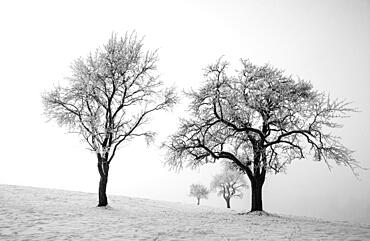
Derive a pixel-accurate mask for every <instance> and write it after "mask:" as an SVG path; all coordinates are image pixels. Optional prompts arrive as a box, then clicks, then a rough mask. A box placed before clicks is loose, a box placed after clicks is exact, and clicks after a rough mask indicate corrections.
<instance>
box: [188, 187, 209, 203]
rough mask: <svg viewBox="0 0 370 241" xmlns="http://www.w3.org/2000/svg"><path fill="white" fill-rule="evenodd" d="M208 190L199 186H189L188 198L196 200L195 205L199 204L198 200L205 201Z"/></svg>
mask: <svg viewBox="0 0 370 241" xmlns="http://www.w3.org/2000/svg"><path fill="white" fill-rule="evenodd" d="M208 194H209V190H208V189H207V188H206V187H205V186H203V185H201V184H191V186H190V194H189V195H190V196H191V197H195V198H196V199H197V205H199V204H200V199H202V198H204V199H207V198H208Z"/></svg>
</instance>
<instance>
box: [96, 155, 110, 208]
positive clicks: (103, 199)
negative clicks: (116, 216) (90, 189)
mask: <svg viewBox="0 0 370 241" xmlns="http://www.w3.org/2000/svg"><path fill="white" fill-rule="evenodd" d="M98 171H99V174H100V181H99V203H98V207H105V206H107V205H108V199H107V183H108V172H109V164H108V162H106V161H98Z"/></svg>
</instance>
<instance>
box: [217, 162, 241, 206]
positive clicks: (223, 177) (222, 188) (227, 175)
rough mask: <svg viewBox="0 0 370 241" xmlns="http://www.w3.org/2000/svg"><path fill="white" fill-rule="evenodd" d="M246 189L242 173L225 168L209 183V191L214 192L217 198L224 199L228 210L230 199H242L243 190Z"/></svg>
mask: <svg viewBox="0 0 370 241" xmlns="http://www.w3.org/2000/svg"><path fill="white" fill-rule="evenodd" d="M247 187H248V185H247V182H246V180H245V179H244V173H242V172H240V171H235V170H230V169H227V168H225V169H224V171H223V172H222V173H220V174H217V175H215V176H214V177H213V179H212V182H211V191H216V192H217V195H218V196H222V197H223V198H224V199H225V201H226V207H227V208H230V199H231V198H233V197H238V198H243V189H245V188H247Z"/></svg>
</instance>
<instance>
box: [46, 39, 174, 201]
mask: <svg viewBox="0 0 370 241" xmlns="http://www.w3.org/2000/svg"><path fill="white" fill-rule="evenodd" d="M157 62H158V55H157V52H156V51H152V52H151V51H144V50H143V43H142V40H140V39H138V38H137V36H136V34H135V33H132V34H127V33H126V35H125V36H124V37H122V38H121V37H117V36H116V34H112V37H111V38H110V39H109V41H108V43H107V44H106V45H104V46H103V47H102V48H99V49H97V50H96V51H95V52H94V53H91V54H89V55H88V56H87V58H85V59H83V58H79V59H77V60H76V61H75V62H74V63H73V64H72V76H71V77H70V78H69V84H68V85H67V86H65V87H61V86H57V87H56V88H55V89H53V90H51V91H49V92H47V93H46V94H44V95H43V104H44V107H45V113H46V115H47V116H48V117H49V118H50V119H54V120H56V121H57V122H58V124H59V125H61V126H64V127H66V128H68V130H70V131H71V132H72V133H77V134H79V135H80V136H81V137H82V138H83V140H85V142H86V143H87V144H88V146H89V149H90V150H91V151H93V152H94V153H95V154H96V157H97V161H98V165H97V166H98V171H99V174H100V182H99V204H98V206H106V205H107V204H108V200H107V196H106V187H107V182H108V172H109V165H110V163H111V161H112V160H113V157H114V156H115V154H116V151H117V150H118V148H119V146H120V145H121V144H122V143H124V142H127V141H130V140H132V139H133V138H135V137H140V136H141V137H145V138H146V139H147V141H151V140H152V139H153V138H154V135H155V133H154V132H152V131H150V130H148V129H147V126H146V125H145V124H147V123H148V122H149V117H150V115H151V114H152V113H153V112H157V111H160V110H168V109H169V108H170V107H172V106H173V105H174V103H175V101H176V96H175V94H174V91H173V90H172V89H164V88H163V87H162V83H161V81H159V80H158V78H157V74H156V68H157Z"/></svg>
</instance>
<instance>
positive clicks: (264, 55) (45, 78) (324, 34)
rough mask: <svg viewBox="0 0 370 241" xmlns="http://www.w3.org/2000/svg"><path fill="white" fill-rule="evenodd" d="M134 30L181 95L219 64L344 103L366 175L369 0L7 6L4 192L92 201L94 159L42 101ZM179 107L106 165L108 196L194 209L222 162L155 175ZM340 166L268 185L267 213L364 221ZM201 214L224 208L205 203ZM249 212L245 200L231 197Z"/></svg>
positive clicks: (314, 166)
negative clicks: (244, 67)
mask: <svg viewBox="0 0 370 241" xmlns="http://www.w3.org/2000/svg"><path fill="white" fill-rule="evenodd" d="M132 30H136V32H137V33H138V35H139V36H145V39H144V47H145V48H149V49H157V48H158V51H159V57H160V62H159V73H160V74H161V80H163V82H164V83H165V84H166V85H167V86H176V87H177V89H178V91H179V92H181V91H182V90H183V89H185V90H186V89H189V88H196V87H197V86H200V84H201V83H202V81H203V69H204V68H205V67H206V66H207V65H208V64H210V63H213V62H214V61H215V60H216V59H217V58H219V57H220V56H224V58H225V59H227V60H230V61H231V63H232V68H238V59H240V58H249V59H250V60H251V61H252V62H253V63H257V64H264V63H270V64H272V65H273V66H275V67H279V68H282V69H284V70H286V73H287V74H292V75H293V76H297V77H300V78H302V79H305V80H310V81H311V82H312V84H313V85H314V87H315V89H317V90H319V91H324V92H328V93H330V96H331V97H332V98H344V99H346V100H348V101H350V102H352V105H353V107H356V108H357V109H359V110H360V111H359V112H357V113H353V114H352V115H351V117H350V118H347V119H345V120H343V121H342V123H343V124H344V127H343V128H342V129H339V130H336V133H335V134H337V135H339V136H341V137H342V139H343V143H344V144H345V145H346V146H348V147H349V148H350V149H352V150H354V151H355V153H354V157H355V158H356V159H357V160H358V161H359V162H360V164H361V165H362V166H364V167H369V166H370V165H369V154H368V148H369V145H368V139H369V137H370V135H369V134H370V131H369V125H368V124H369V123H370V122H369V120H370V83H369V80H370V78H369V77H370V2H369V1H100V2H99V1H78V2H77V1H60V2H58V3H56V2H51V1H11V2H10V1H9V2H7V3H5V2H1V3H0V31H1V38H0V53H1V54H0V64H1V70H2V71H1V79H2V80H1V88H0V92H1V93H0V107H1V118H0V126H1V128H2V132H1V138H0V146H1V157H0V162H1V170H2V172H1V175H0V183H4V184H19V185H31V186H39V187H52V188H63V189H70V190H81V191H88V192H97V188H98V180H99V174H98V171H97V168H96V158H95V156H94V154H92V153H90V152H89V151H88V150H86V145H85V144H84V143H83V142H81V141H80V140H79V137H78V136H76V135H72V134H66V132H67V131H66V130H65V129H63V128H60V127H58V126H57V125H56V124H55V123H53V122H48V123H47V122H46V117H45V116H43V114H42V112H43V109H42V103H41V94H42V93H43V92H44V91H46V90H49V89H50V88H52V87H53V86H55V85H57V84H58V83H63V82H65V80H64V78H65V77H68V75H69V74H70V68H69V66H70V64H71V63H72V61H74V60H75V59H77V58H78V57H80V56H82V57H85V56H86V55H87V54H88V53H89V52H90V51H94V50H95V49H96V48H97V47H99V46H102V45H103V44H105V43H106V41H107V40H108V39H109V37H110V35H111V33H112V32H117V33H118V34H121V35H123V34H124V33H125V32H126V31H132ZM185 104H186V101H185V100H184V101H182V102H181V103H180V104H179V105H178V106H177V107H176V108H175V109H174V110H173V111H172V112H170V113H160V114H156V115H155V116H154V117H153V121H152V123H151V125H150V128H152V130H155V131H157V132H158V133H159V135H158V138H157V141H156V143H155V144H154V145H152V146H150V147H147V146H146V144H145V142H144V141H143V140H140V139H137V140H134V141H132V142H130V143H126V144H125V145H124V146H123V147H121V149H120V151H119V153H117V155H116V157H115V159H114V160H113V161H112V164H111V169H110V170H111V172H110V179H109V182H108V197H109V194H113V193H114V194H121V195H127V196H134V197H145V198H150V199H158V200H169V201H176V202H187V203H195V200H193V199H192V198H190V197H189V196H188V194H189V186H190V184H192V183H202V184H204V185H209V183H210V180H211V178H212V176H213V175H215V174H216V173H218V172H220V169H219V166H218V165H211V164H210V165H206V166H204V167H201V168H200V169H197V170H189V169H185V170H183V171H182V172H180V173H176V172H173V171H169V170H168V167H165V166H163V163H162V161H163V159H164V152H163V150H160V149H159V148H158V147H159V146H160V143H161V141H163V140H164V139H165V137H166V136H168V135H169V134H171V133H172V132H174V131H175V130H176V126H177V124H178V116H180V115H182V114H183V113H184V111H185V110H186V107H185ZM359 174H360V176H359V177H358V178H356V177H355V176H354V175H353V174H352V172H351V171H350V170H349V169H347V168H345V167H343V166H333V169H331V170H329V169H328V168H327V166H326V165H325V164H324V163H318V162H312V161H311V160H299V161H296V162H295V163H293V164H292V165H291V166H289V168H288V170H287V173H286V174H278V175H270V176H268V177H267V180H266V182H265V185H264V193H263V194H264V209H265V210H266V211H269V212H274V213H283V214H292V215H304V216H314V217H322V218H327V219H339V220H350V221H357V222H365V221H366V222H370V188H369V184H370V175H369V172H368V171H367V172H366V171H362V170H359ZM202 204H204V205H212V206H219V207H225V203H224V201H223V200H222V199H221V198H218V197H216V195H215V194H212V195H211V197H210V199H208V200H205V201H203V202H202ZM231 205H232V207H233V208H235V209H237V210H248V209H249V208H250V207H249V206H250V192H248V191H247V194H246V195H245V198H244V199H242V200H232V202H231Z"/></svg>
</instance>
